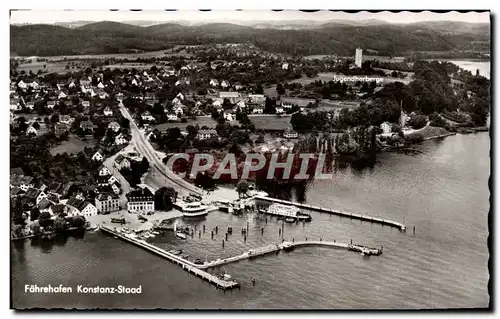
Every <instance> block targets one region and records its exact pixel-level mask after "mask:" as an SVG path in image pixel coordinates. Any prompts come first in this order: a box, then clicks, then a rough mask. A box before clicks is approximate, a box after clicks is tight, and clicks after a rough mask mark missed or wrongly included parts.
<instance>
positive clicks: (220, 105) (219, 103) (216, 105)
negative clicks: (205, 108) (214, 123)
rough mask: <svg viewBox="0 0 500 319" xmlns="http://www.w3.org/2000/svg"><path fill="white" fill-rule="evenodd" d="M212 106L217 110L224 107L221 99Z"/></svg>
mask: <svg viewBox="0 0 500 319" xmlns="http://www.w3.org/2000/svg"><path fill="white" fill-rule="evenodd" d="M212 106H213V107H215V108H217V109H219V108H221V107H222V101H221V100H219V99H217V100H215V101H213V102H212Z"/></svg>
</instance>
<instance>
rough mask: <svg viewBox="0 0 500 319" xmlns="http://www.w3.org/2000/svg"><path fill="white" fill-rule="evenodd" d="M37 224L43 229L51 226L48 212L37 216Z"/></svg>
mask: <svg viewBox="0 0 500 319" xmlns="http://www.w3.org/2000/svg"><path fill="white" fill-rule="evenodd" d="M38 222H39V223H40V226H42V227H43V228H45V227H47V226H49V225H51V224H52V220H51V219H50V213H49V212H41V213H40V216H38Z"/></svg>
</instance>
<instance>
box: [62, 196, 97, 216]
mask: <svg viewBox="0 0 500 319" xmlns="http://www.w3.org/2000/svg"><path fill="white" fill-rule="evenodd" d="M66 206H68V207H69V212H68V216H78V215H80V216H85V217H90V216H94V215H97V208H96V207H95V206H94V205H92V204H91V203H89V202H87V201H85V200H81V199H79V198H77V197H76V196H73V197H71V198H70V199H68V201H67V202H66Z"/></svg>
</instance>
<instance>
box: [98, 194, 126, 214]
mask: <svg viewBox="0 0 500 319" xmlns="http://www.w3.org/2000/svg"><path fill="white" fill-rule="evenodd" d="M118 199H119V198H118V196H117V195H116V194H115V193H102V194H99V195H98V196H97V197H96V199H95V206H96V209H97V211H98V212H99V213H101V214H106V213H111V212H114V211H117V210H119V209H120V204H119V202H118Z"/></svg>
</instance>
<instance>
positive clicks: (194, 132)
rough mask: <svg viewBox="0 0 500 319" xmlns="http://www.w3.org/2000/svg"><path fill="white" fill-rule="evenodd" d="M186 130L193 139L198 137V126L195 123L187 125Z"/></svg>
mask: <svg viewBox="0 0 500 319" xmlns="http://www.w3.org/2000/svg"><path fill="white" fill-rule="evenodd" d="M186 131H187V133H188V137H189V138H191V139H193V138H195V137H196V135H197V134H198V129H197V128H196V127H194V126H193V125H188V126H187V127H186Z"/></svg>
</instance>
